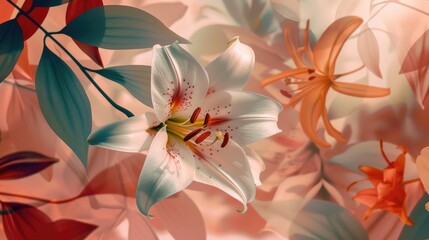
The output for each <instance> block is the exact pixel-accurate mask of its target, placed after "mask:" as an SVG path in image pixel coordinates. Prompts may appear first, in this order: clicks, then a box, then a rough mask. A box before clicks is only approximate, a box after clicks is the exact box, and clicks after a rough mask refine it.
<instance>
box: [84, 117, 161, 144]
mask: <svg viewBox="0 0 429 240" xmlns="http://www.w3.org/2000/svg"><path fill="white" fill-rule="evenodd" d="M158 124H160V122H159V121H158V120H157V118H156V116H155V114H154V113H152V112H147V113H145V114H143V115H140V116H135V117H132V118H127V119H124V120H121V121H118V122H114V123H111V124H109V125H107V126H104V127H102V128H100V129H98V130H97V131H95V132H93V133H92V134H91V135H90V136H89V137H88V143H89V144H91V145H95V146H99V147H103V148H107V149H112V150H117V151H122V152H141V151H144V150H147V149H148V148H149V146H150V143H151V142H152V139H153V136H151V135H150V134H149V133H148V132H147V131H146V130H148V129H149V128H151V127H155V126H157V125H158Z"/></svg>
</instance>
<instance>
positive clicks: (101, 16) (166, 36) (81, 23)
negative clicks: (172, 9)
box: [61, 5, 189, 49]
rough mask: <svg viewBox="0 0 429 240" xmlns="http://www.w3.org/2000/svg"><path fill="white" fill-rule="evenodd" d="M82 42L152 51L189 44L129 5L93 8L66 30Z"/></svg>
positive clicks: (150, 16) (112, 47)
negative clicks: (157, 48) (154, 46)
mask: <svg viewBox="0 0 429 240" xmlns="http://www.w3.org/2000/svg"><path fill="white" fill-rule="evenodd" d="M61 33H64V34H66V35H68V36H70V37H72V38H73V39H75V40H78V41H80V42H83V43H86V44H89V45H92V46H96V47H101V48H107V49H138V48H151V47H152V46H153V45H155V44H161V45H169V44H172V43H173V42H175V41H178V42H179V43H189V42H188V41H187V40H186V39H184V38H182V37H180V36H179V35H177V34H176V33H174V32H173V31H171V30H170V29H169V28H168V27H167V26H165V25H164V24H163V23H162V22H161V21H159V20H158V19H157V18H155V17H154V16H152V15H150V14H149V13H147V12H145V11H143V10H140V9H137V8H133V7H128V6H117V5H109V6H101V7H96V8H93V9H91V10H89V11H86V12H85V13H83V14H81V15H80V16H79V17H77V18H76V19H74V20H73V21H72V22H70V23H69V24H67V25H66V26H65V27H64V28H63V29H62V30H61Z"/></svg>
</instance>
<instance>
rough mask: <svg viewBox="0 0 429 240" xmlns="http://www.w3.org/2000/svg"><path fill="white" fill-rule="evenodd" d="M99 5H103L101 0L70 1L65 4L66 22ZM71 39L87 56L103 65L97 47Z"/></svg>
mask: <svg viewBox="0 0 429 240" xmlns="http://www.w3.org/2000/svg"><path fill="white" fill-rule="evenodd" d="M99 6H103V0H92V1H88V0H74V1H72V2H70V3H69V4H68V6H67V13H66V23H70V22H71V21H72V20H73V19H75V18H76V17H77V16H79V15H80V14H82V13H84V12H86V11H88V10H90V9H92V8H95V7H99ZM73 41H74V42H75V43H76V45H77V46H78V47H79V48H80V49H81V50H82V51H83V52H84V53H85V54H86V55H87V56H88V57H90V58H91V59H92V60H93V61H94V62H95V63H97V64H98V65H99V66H101V67H103V61H102V60H101V56H100V51H99V50H98V48H97V47H94V46H90V45H87V44H85V43H81V42H79V41H76V40H74V39H73Z"/></svg>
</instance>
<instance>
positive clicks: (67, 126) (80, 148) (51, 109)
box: [36, 47, 92, 166]
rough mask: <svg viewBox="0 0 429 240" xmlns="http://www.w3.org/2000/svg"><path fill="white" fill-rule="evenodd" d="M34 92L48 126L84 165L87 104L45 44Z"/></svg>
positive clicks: (77, 85)
mask: <svg viewBox="0 0 429 240" xmlns="http://www.w3.org/2000/svg"><path fill="white" fill-rule="evenodd" d="M36 92H37V97H38V99H39V104H40V109H41V110H42V113H43V116H44V117H45V119H46V121H47V122H48V124H49V126H50V127H51V128H52V130H54V132H55V133H56V134H57V135H58V136H59V137H60V138H61V139H62V140H63V141H64V142H65V143H66V144H67V145H68V146H69V147H70V148H71V149H72V150H73V151H74V152H75V153H76V155H77V156H78V157H79V158H80V160H81V161H82V163H83V164H84V165H85V166H86V163H87V157H88V143H87V138H88V136H89V134H90V132H91V124H92V119H91V106H90V104H89V100H88V97H87V95H86V93H85V90H84V89H83V87H82V85H81V83H80V81H79V79H77V77H76V75H75V74H74V73H73V71H72V70H71V69H70V67H69V66H67V64H66V63H65V62H64V61H63V60H61V58H59V57H57V56H56V55H55V54H54V53H52V52H51V51H50V50H49V49H48V48H47V47H45V48H44V49H43V53H42V57H41V59H40V63H39V67H38V68H37V72H36Z"/></svg>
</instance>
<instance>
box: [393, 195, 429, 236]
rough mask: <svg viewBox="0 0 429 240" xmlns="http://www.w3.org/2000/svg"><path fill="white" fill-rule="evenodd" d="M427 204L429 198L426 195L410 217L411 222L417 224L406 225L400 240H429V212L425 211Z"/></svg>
mask: <svg viewBox="0 0 429 240" xmlns="http://www.w3.org/2000/svg"><path fill="white" fill-rule="evenodd" d="M427 202H429V196H428V195H427V194H424V195H423V197H422V198H421V199H420V201H419V202H418V203H417V205H416V206H415V207H414V209H413V211H412V212H411V215H410V218H411V220H413V222H414V223H415V224H414V226H407V225H405V226H404V228H403V229H402V232H401V235H399V239H401V240H402V239H413V240H423V239H429V231H428V226H429V212H428V211H426V209H425V204H426V203H427Z"/></svg>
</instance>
